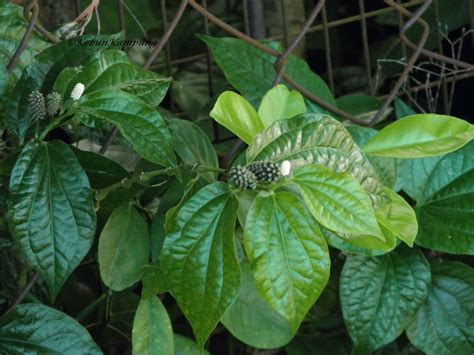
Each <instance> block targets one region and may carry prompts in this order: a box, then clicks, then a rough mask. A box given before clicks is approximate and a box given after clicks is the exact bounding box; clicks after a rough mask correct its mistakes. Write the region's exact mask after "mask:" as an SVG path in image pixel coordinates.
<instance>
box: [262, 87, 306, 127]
mask: <svg viewBox="0 0 474 355" xmlns="http://www.w3.org/2000/svg"><path fill="white" fill-rule="evenodd" d="M300 113H306V105H305V103H304V98H303V96H302V95H301V94H300V93H299V92H298V91H296V90H291V91H290V90H288V88H287V87H286V86H285V85H282V84H279V85H277V86H275V87H273V88H271V89H270V90H269V91H268V92H267V93H266V94H265V96H264V97H263V99H262V102H261V103H260V106H259V107H258V115H259V117H260V119H261V120H262V122H263V124H264V126H265V128H267V127H268V126H270V125H271V124H272V123H273V122H275V121H278V120H282V119H286V118H291V117H293V116H296V115H299V114H300Z"/></svg>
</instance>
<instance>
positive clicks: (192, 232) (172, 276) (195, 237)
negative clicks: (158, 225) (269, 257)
mask: <svg viewBox="0 0 474 355" xmlns="http://www.w3.org/2000/svg"><path fill="white" fill-rule="evenodd" d="M236 215H237V202H236V200H235V198H234V197H233V196H232V194H231V191H230V189H229V187H228V186H227V185H226V184H223V183H220V182H215V183H213V184H210V185H207V186H206V187H204V188H203V189H201V190H200V191H199V192H198V193H196V194H195V195H194V196H193V197H191V198H190V199H189V200H188V201H187V202H186V204H185V205H184V206H183V207H181V209H180V210H179V212H178V215H177V217H176V221H175V223H174V225H173V230H172V231H171V232H170V234H168V235H167V236H166V238H165V244H164V246H163V250H162V252H161V256H160V259H161V263H160V265H161V271H162V272H163V278H164V279H165V281H166V284H167V286H168V288H169V290H170V291H171V293H172V295H173V296H174V298H175V299H176V301H177V302H178V305H179V307H180V309H181V310H182V311H183V313H184V315H185V316H186V318H187V319H188V320H189V322H190V323H191V325H192V327H193V330H194V334H195V336H196V339H197V341H198V343H199V344H200V345H201V346H203V345H204V343H205V342H206V340H207V338H208V337H209V334H210V333H211V332H212V331H213V330H214V328H215V326H216V325H217V323H218V322H219V319H220V318H221V317H222V315H223V314H224V312H225V311H226V310H227V309H228V308H229V307H230V305H231V304H232V303H233V302H234V301H235V299H236V298H237V294H238V291H239V285H240V267H239V263H238V261H237V256H236V251H235V245H234V228H235V220H236ZM196 305H199V307H197V306H196Z"/></svg>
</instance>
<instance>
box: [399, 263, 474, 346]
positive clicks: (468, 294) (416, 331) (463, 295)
mask: <svg viewBox="0 0 474 355" xmlns="http://www.w3.org/2000/svg"><path fill="white" fill-rule="evenodd" d="M431 270H432V279H433V281H432V285H431V288H430V289H429V292H428V297H427V299H426V301H425V303H424V304H423V305H422V306H421V307H420V309H419V310H418V313H417V315H416V318H415V319H414V321H413V323H412V324H411V325H410V326H409V327H408V329H407V335H408V338H409V339H410V341H411V343H412V344H413V345H415V347H417V348H418V349H420V350H422V351H423V352H425V353H426V354H436V355H452V354H471V353H472V349H473V344H474V317H473V315H474V270H473V269H472V268H471V267H469V266H467V265H465V264H462V263H458V262H450V261H441V260H440V261H437V262H434V263H432V264H431Z"/></svg>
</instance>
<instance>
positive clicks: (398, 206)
mask: <svg viewBox="0 0 474 355" xmlns="http://www.w3.org/2000/svg"><path fill="white" fill-rule="evenodd" d="M384 189H385V193H386V194H387V196H389V198H390V202H389V203H388V204H386V205H385V206H383V207H381V208H379V209H378V210H377V211H376V212H375V215H376V218H377V221H378V222H379V224H381V225H383V226H384V227H385V228H386V229H388V230H389V231H390V232H392V233H393V234H394V235H395V236H396V237H398V238H399V239H401V240H403V241H404V242H405V243H406V244H407V245H408V246H410V247H412V246H413V243H414V242H415V238H416V235H417V233H418V222H417V220H416V214H415V211H414V210H413V209H412V208H411V206H410V205H409V204H408V202H407V201H405V199H404V198H403V197H401V196H400V195H398V194H397V193H395V192H393V191H392V190H390V189H389V188H387V187H384Z"/></svg>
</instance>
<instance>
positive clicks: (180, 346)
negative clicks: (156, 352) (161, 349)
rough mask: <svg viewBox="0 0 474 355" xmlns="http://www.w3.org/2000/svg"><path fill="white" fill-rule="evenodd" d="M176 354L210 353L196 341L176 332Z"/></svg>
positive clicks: (203, 354)
mask: <svg viewBox="0 0 474 355" xmlns="http://www.w3.org/2000/svg"><path fill="white" fill-rule="evenodd" d="M174 354H175V355H209V352H207V351H206V350H203V349H201V348H200V347H199V345H197V344H196V343H195V342H194V341H192V340H191V339H189V338H186V337H184V336H182V335H179V334H176V333H174Z"/></svg>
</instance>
